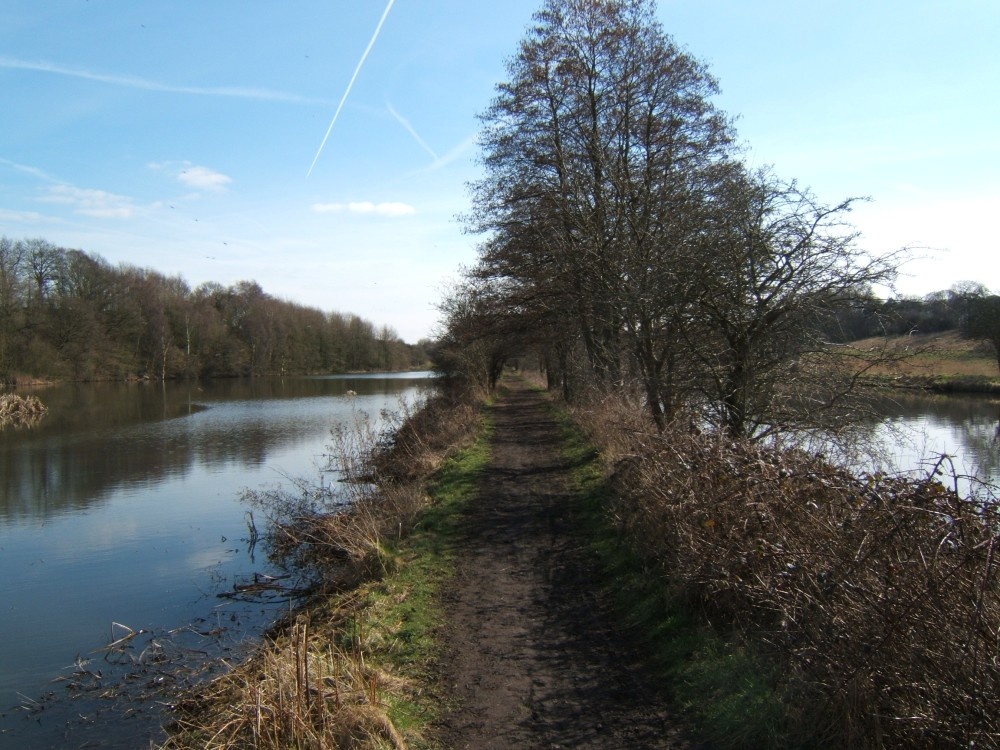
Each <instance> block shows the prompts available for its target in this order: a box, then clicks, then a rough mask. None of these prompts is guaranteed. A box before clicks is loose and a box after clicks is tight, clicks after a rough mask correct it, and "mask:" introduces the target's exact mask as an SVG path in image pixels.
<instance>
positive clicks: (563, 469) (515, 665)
mask: <svg viewBox="0 0 1000 750" xmlns="http://www.w3.org/2000/svg"><path fill="white" fill-rule="evenodd" d="M508 386H509V387H508V388H507V389H506V392H505V395H504V396H503V397H502V398H501V399H500V400H499V401H498V402H497V404H496V406H495V407H494V410H493V418H494V424H495V433H494V438H493V441H492V448H493V455H492V460H491V464H490V466H489V468H488V469H487V471H486V472H485V473H484V476H483V477H482V479H481V482H480V486H479V492H478V495H477V498H476V500H475V501H474V502H473V503H472V507H471V508H470V509H469V511H468V512H467V518H466V519H465V523H464V526H463V528H464V529H466V532H465V534H464V538H463V540H462V541H461V542H460V547H459V553H458V570H459V573H458V575H457V577H456V580H455V581H454V584H453V586H452V587H450V590H449V592H448V593H447V594H446V595H445V610H446V615H447V622H448V625H447V626H446V627H445V631H444V633H443V635H442V639H443V641H444V644H445V654H444V658H443V659H442V667H441V669H442V671H443V675H442V677H443V682H442V684H443V686H444V688H445V690H446V691H447V693H448V694H449V695H450V696H451V697H453V698H454V699H455V705H456V708H455V709H454V710H453V711H452V712H451V713H450V714H448V715H446V716H445V717H444V718H443V720H442V721H441V726H440V734H441V739H442V743H443V744H444V746H445V747H449V748H456V749H457V748H477V750H478V749H482V748H678V749H680V748H683V749H685V750H690V749H693V748H697V747H700V745H697V744H696V743H694V742H693V741H692V740H691V739H689V738H688V733H687V732H686V730H685V729H684V728H683V726H682V724H681V722H680V721H679V720H678V718H677V717H676V716H675V715H674V714H673V713H672V712H671V710H670V707H669V704H668V702H667V700H666V698H665V697H664V695H663V694H662V691H661V690H660V689H659V687H660V686H659V685H658V684H657V681H656V679H655V677H654V676H653V675H652V674H651V672H650V670H648V669H647V668H646V666H645V665H644V664H643V661H642V654H641V653H639V651H638V649H637V647H636V644H635V641H634V639H633V638H631V637H630V634H629V632H628V630H627V628H625V627H624V626H623V625H622V623H621V622H620V621H619V620H617V619H616V618H615V615H614V613H613V611H612V607H611V605H610V603H609V602H608V601H606V599H607V597H606V595H604V594H602V593H601V591H600V589H599V587H598V586H597V585H596V584H595V579H596V576H595V569H594V561H593V560H592V559H591V558H590V556H589V555H588V553H587V549H586V547H585V545H584V543H583V541H582V540H581V539H580V538H579V536H578V534H577V532H576V530H575V529H576V525H577V524H576V514H577V511H576V508H575V503H574V491H573V486H572V480H571V472H572V469H573V467H572V466H571V465H569V464H568V463H567V462H566V460H565V459H564V458H562V457H561V456H560V452H559V447H560V436H559V427H558V425H557V424H556V422H555V420H554V419H553V418H552V416H551V415H550V412H549V411H548V409H547V406H546V404H545V401H544V398H545V397H544V395H542V394H540V393H538V392H537V391H534V390H532V389H530V388H528V387H527V386H526V385H525V384H523V383H521V382H519V381H512V382H509V383H508Z"/></svg>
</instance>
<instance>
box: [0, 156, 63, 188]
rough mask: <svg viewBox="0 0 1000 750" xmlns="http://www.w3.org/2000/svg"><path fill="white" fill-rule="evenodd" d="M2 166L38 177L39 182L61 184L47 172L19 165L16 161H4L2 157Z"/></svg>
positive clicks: (0, 158)
mask: <svg viewBox="0 0 1000 750" xmlns="http://www.w3.org/2000/svg"><path fill="white" fill-rule="evenodd" d="M0 164H3V165H5V166H8V167H10V168H11V169H14V170H16V171H18V172H22V173H24V174H28V175H31V176H32V177H37V178H38V179H39V180H44V181H45V182H59V180H58V179H56V178H55V177H53V176H52V175H50V174H48V173H47V172H43V171H42V170H41V169H39V168H38V167H31V166H28V165H27V164H18V163H17V162H16V161H11V160H10V159H4V158H3V157H0Z"/></svg>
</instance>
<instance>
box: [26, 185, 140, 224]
mask: <svg viewBox="0 0 1000 750" xmlns="http://www.w3.org/2000/svg"><path fill="white" fill-rule="evenodd" d="M39 200H41V201H42V202H43V203H59V204H63V205H68V206H72V207H73V212H74V213H77V214H80V215H82V216H92V217H94V218H98V219H128V218H131V217H132V215H133V214H134V213H135V205H134V204H133V203H132V199H131V198H128V197H126V196H123V195H115V194H114V193H109V192H106V191H104V190H93V189H89V188H78V187H74V186H73V185H66V184H60V185H52V186H51V187H49V189H48V192H47V193H46V194H45V195H43V196H42V197H41V198H40V199H39Z"/></svg>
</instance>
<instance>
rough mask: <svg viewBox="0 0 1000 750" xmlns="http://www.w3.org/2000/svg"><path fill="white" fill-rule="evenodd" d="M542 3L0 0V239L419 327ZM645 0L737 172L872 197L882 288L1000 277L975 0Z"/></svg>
mask: <svg viewBox="0 0 1000 750" xmlns="http://www.w3.org/2000/svg"><path fill="white" fill-rule="evenodd" d="M540 5H541V0H504V2H486V1H485V0H388V1H387V0H350V2H348V0H296V1H295V2H289V3H280V4H279V3H273V2H265V0H240V2H236V1H235V0H213V1H212V2H194V1H193V0H160V1H158V2H155V3H151V2H150V3H136V2H133V1H132V0H45V1H44V2H39V1H38V0H3V3H2V10H0V19H2V21H0V101H2V102H3V106H2V113H0V235H3V236H6V237H9V238H12V239H23V238H35V237H40V238H43V239H46V240H48V241H50V242H52V243H54V244H56V245H58V246H61V247H66V248H78V249H82V250H85V251H86V252H88V253H90V254H94V255H99V256H101V257H103V258H104V259H105V260H107V261H108V262H109V263H112V264H113V265H117V264H119V263H126V264H130V265H134V266H140V267H143V268H152V269H154V270H156V271H159V272H161V273H165V274H167V275H180V276H182V277H183V278H184V279H185V280H186V281H187V282H188V284H189V285H190V286H191V287H192V288H193V287H195V286H197V285H198V284H201V283H203V282H207V281H213V282H218V283H221V284H223V285H229V284H233V283H235V282H237V281H240V280H255V281H257V282H258V283H259V284H260V285H261V286H262V287H263V289H264V290H265V291H266V292H267V293H269V294H271V295H273V296H275V297H280V298H282V299H287V300H291V301H294V302H297V303H300V304H303V305H308V306H310V307H316V308H319V309H322V310H325V311H329V312H334V311H336V312H342V313H354V314H357V315H360V316H362V317H364V318H367V319H369V320H371V321H372V322H374V323H375V324H377V325H380V326H381V325H388V326H391V327H392V328H393V329H395V330H396V332H397V333H398V334H399V335H400V336H401V337H402V338H403V339H404V340H406V341H409V342H411V343H412V342H415V341H417V340H418V339H420V338H424V337H428V336H432V335H433V334H434V332H435V326H436V323H437V319H438V314H437V311H436V307H435V306H436V303H437V302H438V300H440V299H441V297H442V295H443V294H444V293H445V291H446V289H447V288H448V286H449V284H451V283H453V282H454V281H455V280H456V279H457V278H458V276H459V273H460V268H461V267H462V266H468V265H471V264H473V263H474V262H475V260H476V245H477V242H479V241H480V239H481V238H477V237H476V236H474V235H470V234H468V233H466V232H464V231H463V225H462V222H461V219H460V217H461V215H462V214H463V213H464V212H466V211H467V210H468V208H469V192H468V184H469V182H470V181H472V180H475V179H476V178H477V177H478V176H479V175H480V171H479V166H478V161H477V159H478V157H479V155H480V152H479V150H478V147H477V144H476V136H477V133H478V130H479V126H480V124H479V121H478V119H477V115H478V114H480V113H482V112H483V111H484V110H485V109H486V108H487V107H488V106H489V103H490V101H491V99H492V98H493V96H494V94H495V86H496V84H497V83H498V82H500V81H502V80H505V77H506V67H505V66H506V62H507V60H508V59H509V58H511V57H512V56H513V55H514V54H515V53H516V52H517V46H518V43H519V42H520V40H521V39H522V38H523V37H524V34H525V30H526V29H527V27H528V26H529V24H530V23H531V16H532V14H533V13H534V12H535V11H536V10H538V8H539V7H540ZM657 12H658V16H659V19H660V21H661V22H662V24H663V26H664V29H665V30H666V32H667V33H668V34H670V35H671V36H672V37H673V39H674V41H675V42H676V43H677V44H678V45H679V46H680V47H681V48H683V49H685V50H686V51H687V52H689V53H690V54H692V55H694V56H695V57H697V58H699V59H700V60H702V61H703V62H705V63H706V64H707V66H708V68H709V70H710V71H711V73H712V74H713V75H714V76H715V77H716V78H717V79H718V80H719V84H720V87H721V89H722V92H721V94H720V95H719V96H718V97H716V98H715V100H714V103H715V104H716V106H717V107H719V108H720V109H722V110H723V111H725V112H726V113H728V114H729V115H731V116H733V117H734V118H736V128H737V132H738V136H739V139H740V141H741V143H742V144H743V147H744V148H745V159H746V160H747V161H748V162H749V163H750V164H751V165H754V166H771V167H772V168H773V170H774V172H775V173H776V174H777V175H778V176H780V177H783V178H788V179H791V178H795V179H796V180H798V182H799V183H800V184H801V185H804V186H808V187H810V188H811V189H812V190H813V191H814V192H815V194H816V195H817V197H818V198H819V199H820V200H821V201H823V202H826V203H831V204H832V203H838V202H839V201H841V200H843V199H844V198H847V197H856V196H858V197H860V196H865V197H868V198H870V200H869V201H867V202H864V203H862V204H859V205H858V206H857V207H856V209H855V210H854V212H853V213H852V215H851V220H852V222H853V224H854V225H855V227H856V228H857V229H858V230H859V231H860V232H861V246H862V247H863V248H865V249H866V250H867V251H869V252H871V253H873V254H882V253H887V252H891V251H894V250H897V249H900V248H902V247H908V248H910V249H911V250H910V255H911V258H912V259H911V260H910V261H909V262H908V263H906V264H905V265H904V266H903V268H902V273H901V276H900V278H899V281H898V283H897V287H896V289H895V292H896V293H897V294H901V295H907V296H923V295H925V294H927V293H930V292H934V291H938V290H942V289H947V288H949V287H950V286H952V285H953V284H955V283H957V282H959V281H965V280H972V281H977V282H979V283H982V284H984V285H985V286H987V287H988V288H990V289H992V290H994V291H998V292H1000V247H998V244H1000V243H998V240H997V236H996V232H995V231H994V224H995V221H996V219H995V216H996V215H997V214H998V213H1000V48H998V47H997V46H996V40H997V39H998V38H1000V3H998V2H996V1H995V0H935V1H930V0H863V1H862V0H838V1H837V2H830V1H829V0H820V1H818V2H810V3H803V2H801V1H800V0H660V2H659V4H658V11H657ZM331 126H332V127H331Z"/></svg>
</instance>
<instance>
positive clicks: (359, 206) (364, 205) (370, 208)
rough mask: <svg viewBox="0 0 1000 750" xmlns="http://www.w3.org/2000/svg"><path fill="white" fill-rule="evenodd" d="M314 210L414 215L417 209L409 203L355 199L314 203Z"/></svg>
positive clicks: (322, 212) (321, 211) (331, 212)
mask: <svg viewBox="0 0 1000 750" xmlns="http://www.w3.org/2000/svg"><path fill="white" fill-rule="evenodd" d="M312 210H313V211H315V212H316V213H318V214H340V213H351V214H375V215H377V216H389V217H396V216H412V215H413V214H415V213H417V209H415V208H414V207H413V206H411V205H409V204H408V203H398V202H387V203H372V202H370V201H355V202H351V203H314V204H313V205H312Z"/></svg>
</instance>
